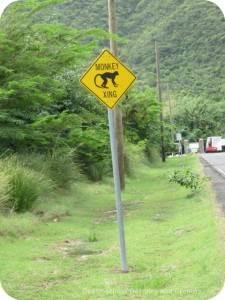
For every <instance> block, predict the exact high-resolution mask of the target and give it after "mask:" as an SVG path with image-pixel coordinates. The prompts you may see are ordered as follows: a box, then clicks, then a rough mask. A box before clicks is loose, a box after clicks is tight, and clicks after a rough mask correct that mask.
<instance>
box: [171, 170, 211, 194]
mask: <svg viewBox="0 0 225 300" xmlns="http://www.w3.org/2000/svg"><path fill="white" fill-rule="evenodd" d="M206 180H208V177H201V176H200V175H199V174H198V173H196V172H193V171H192V170H191V169H190V168H184V167H182V168H180V169H177V170H174V171H173V172H172V174H170V175H169V181H170V182H175V183H178V184H180V185H181V186H184V187H186V188H189V189H191V191H192V192H193V193H196V191H197V190H199V189H201V188H202V187H203V184H204V182H205V181H206Z"/></svg>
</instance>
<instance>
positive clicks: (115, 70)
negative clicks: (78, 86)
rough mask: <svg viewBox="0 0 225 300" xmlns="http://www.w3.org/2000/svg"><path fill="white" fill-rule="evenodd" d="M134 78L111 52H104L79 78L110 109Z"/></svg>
mask: <svg viewBox="0 0 225 300" xmlns="http://www.w3.org/2000/svg"><path fill="white" fill-rule="evenodd" d="M135 79H136V76H135V75H134V74H133V73H132V72H131V71H130V70H129V69H127V67H125V66H124V65H123V64H122V63H121V62H120V61H119V60H118V59H117V58H116V57H115V56H114V55H113V54H112V53H111V52H109V51H108V50H105V51H103V52H102V54H101V55H100V56H99V57H98V58H97V59H96V60H95V61H94V63H93V64H92V65H91V66H90V68H89V69H88V70H87V71H86V72H85V73H84V75H83V76H82V77H81V79H80V82H81V83H82V84H83V85H84V86H85V87H86V88H87V89H88V90H89V91H90V92H92V93H93V94H94V95H95V96H96V97H97V98H98V99H99V100H101V101H102V102H103V103H104V104H105V105H106V106H107V107H108V108H110V109H112V108H113V107H114V106H115V105H116V103H117V102H118V101H119V100H120V98H121V97H122V96H123V95H124V94H125V92H126V91H127V90H128V88H129V87H130V86H131V84H132V83H133V82H134V80H135Z"/></svg>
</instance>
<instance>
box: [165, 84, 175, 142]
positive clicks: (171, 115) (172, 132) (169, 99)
mask: <svg viewBox="0 0 225 300" xmlns="http://www.w3.org/2000/svg"><path fill="white" fill-rule="evenodd" d="M167 97H168V102H169V114H170V133H171V141H172V143H173V144H174V127H173V114H172V105H171V97H170V87H169V83H167Z"/></svg>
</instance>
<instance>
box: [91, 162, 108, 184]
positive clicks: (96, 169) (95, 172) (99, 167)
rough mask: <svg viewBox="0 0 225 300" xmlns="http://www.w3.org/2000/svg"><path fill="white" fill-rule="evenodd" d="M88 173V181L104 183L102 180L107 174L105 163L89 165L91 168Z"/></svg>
mask: <svg viewBox="0 0 225 300" xmlns="http://www.w3.org/2000/svg"><path fill="white" fill-rule="evenodd" d="M86 173H87V177H88V179H90V180H92V181H94V182H97V181H102V179H103V178H104V176H105V175H106V173H107V168H106V165H105V163H104V162H98V163H95V164H91V165H89V167H88V168H87V169H86Z"/></svg>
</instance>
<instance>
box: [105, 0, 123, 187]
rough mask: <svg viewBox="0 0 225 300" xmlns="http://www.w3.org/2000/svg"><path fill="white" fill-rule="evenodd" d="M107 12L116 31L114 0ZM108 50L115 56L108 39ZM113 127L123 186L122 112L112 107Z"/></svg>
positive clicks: (110, 25)
mask: <svg viewBox="0 0 225 300" xmlns="http://www.w3.org/2000/svg"><path fill="white" fill-rule="evenodd" d="M108 13H109V33H114V34H115V33H116V1H115V0H108ZM110 52H111V53H112V54H114V55H115V56H116V57H117V55H118V53H117V42H116V41H115V40H113V39H110ZM114 116H115V127H116V139H117V153H118V161H119V174H120V188H121V190H123V189H124V188H125V175H124V151H123V122H122V114H121V111H120V110H119V108H118V107H117V106H116V107H115V108H114Z"/></svg>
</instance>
